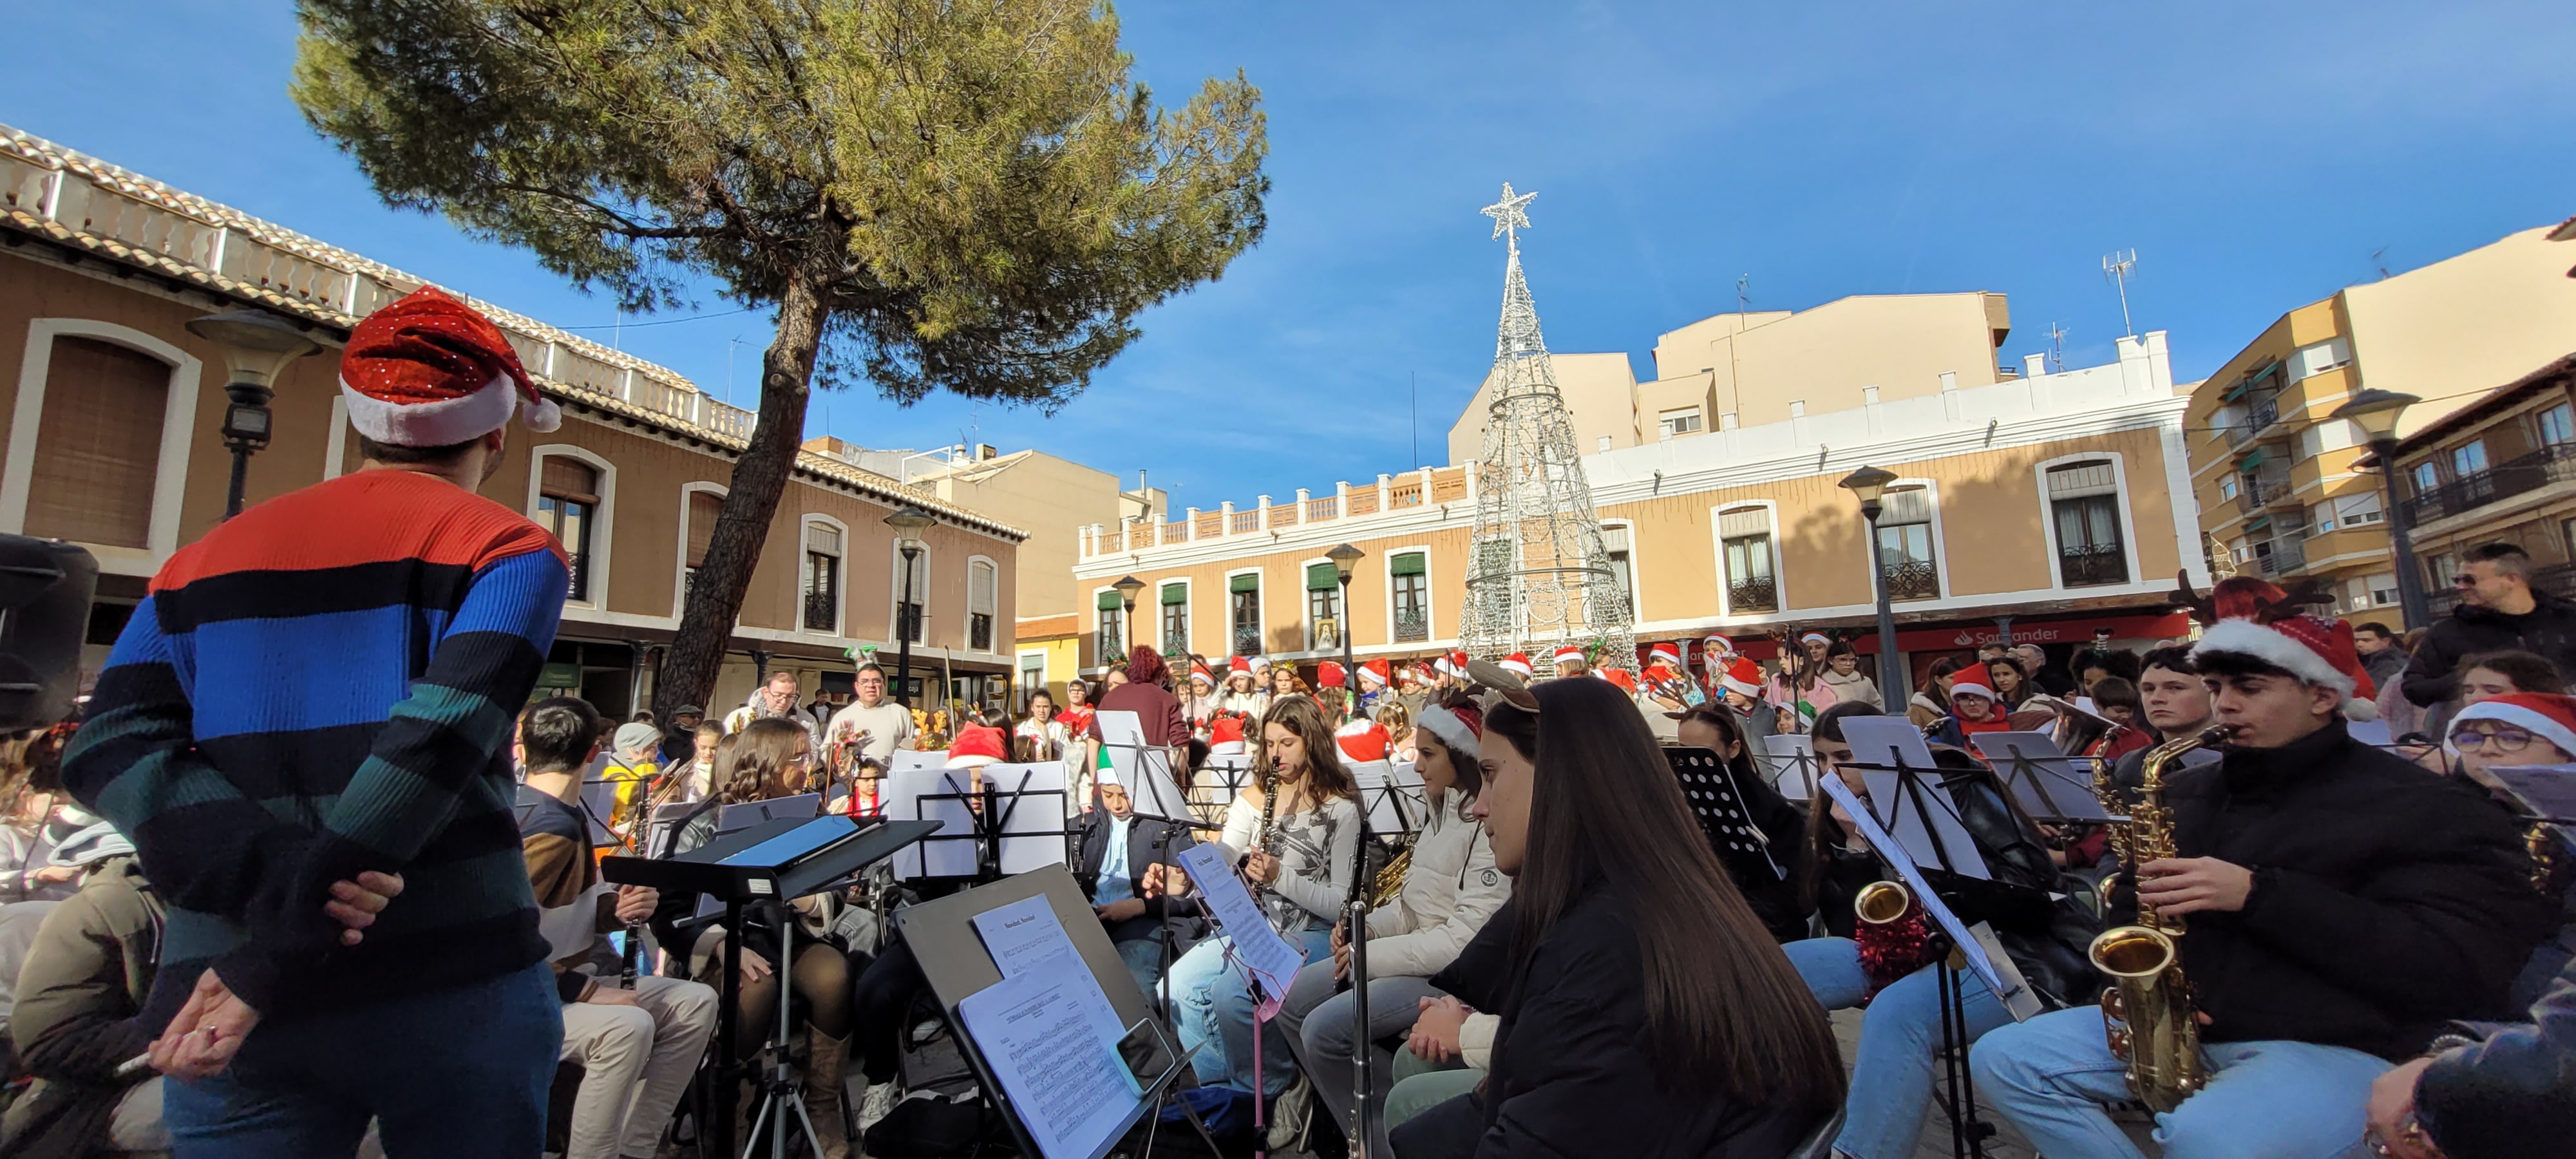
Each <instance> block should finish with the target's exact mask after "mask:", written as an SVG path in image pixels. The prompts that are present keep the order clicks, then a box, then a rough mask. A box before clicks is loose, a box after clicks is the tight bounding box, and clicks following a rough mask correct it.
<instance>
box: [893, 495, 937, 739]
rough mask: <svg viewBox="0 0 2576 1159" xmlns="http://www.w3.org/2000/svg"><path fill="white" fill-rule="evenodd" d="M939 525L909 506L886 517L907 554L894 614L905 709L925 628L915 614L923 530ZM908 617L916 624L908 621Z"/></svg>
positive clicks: (898, 694) (897, 692) (898, 687)
mask: <svg viewBox="0 0 2576 1159" xmlns="http://www.w3.org/2000/svg"><path fill="white" fill-rule="evenodd" d="M936 522H938V520H935V519H932V518H931V517H930V513H929V512H927V511H924V510H922V509H921V508H918V507H905V508H904V509H902V510H900V511H897V512H895V513H894V514H892V515H889V516H886V517H885V525H886V526H888V527H891V528H893V529H894V533H895V534H896V535H897V536H900V537H901V538H899V539H897V540H896V541H895V550H897V551H900V552H902V553H903V602H902V603H901V604H898V605H896V606H895V615H894V634H895V657H896V659H895V678H894V698H895V700H896V702H897V703H900V704H902V705H903V706H904V707H905V708H910V707H912V637H913V635H914V634H915V633H917V632H919V631H920V625H921V617H920V616H919V615H917V614H913V612H912V607H913V603H912V573H913V570H914V568H913V564H914V561H916V560H918V559H920V558H921V553H922V551H923V549H924V545H923V544H922V542H921V538H920V536H921V529H922V528H925V527H928V526H930V525H931V524H933V523H936ZM907 618H909V619H910V620H911V621H912V622H911V623H906V622H904V621H905V620H906V619H907Z"/></svg>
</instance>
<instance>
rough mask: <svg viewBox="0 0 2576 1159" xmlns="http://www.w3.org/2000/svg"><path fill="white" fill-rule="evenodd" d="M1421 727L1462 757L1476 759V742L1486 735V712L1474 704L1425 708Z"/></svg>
mask: <svg viewBox="0 0 2576 1159" xmlns="http://www.w3.org/2000/svg"><path fill="white" fill-rule="evenodd" d="M1421 727H1422V730H1423V731H1424V732H1428V733H1430V734H1431V735H1432V736H1434V737H1437V738H1439V740H1440V743H1441V744H1442V745H1445V746H1447V747H1448V749H1449V751H1450V752H1452V753H1457V754H1460V759H1464V760H1473V759H1475V752H1476V743H1477V742H1478V741H1480V740H1482V739H1484V736H1485V714H1484V713H1483V712H1482V711H1480V710H1478V709H1477V708H1476V706H1475V705H1473V704H1462V705H1459V706H1458V707H1456V708H1439V707H1433V708H1428V709H1425V710H1423V713H1422V721H1421Z"/></svg>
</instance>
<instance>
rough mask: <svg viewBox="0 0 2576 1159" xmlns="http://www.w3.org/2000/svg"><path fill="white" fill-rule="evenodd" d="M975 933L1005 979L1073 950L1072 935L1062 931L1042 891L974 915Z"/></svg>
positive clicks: (1053, 910)
mask: <svg viewBox="0 0 2576 1159" xmlns="http://www.w3.org/2000/svg"><path fill="white" fill-rule="evenodd" d="M975 932H976V933H977V934H978V935H980V936H981V937H982V938H983V939H984V952H986V953H988V954H991V955H993V967H994V968H995V969H997V970H1000V971H1001V972H1002V976H1003V977H1005V978H1009V977H1013V976H1015V975H1019V974H1024V973H1027V972H1028V971H1029V970H1030V968H1032V967H1034V966H1036V965H1037V964H1038V963H1040V962H1046V961H1049V960H1051V959H1053V958H1054V957H1056V956H1057V955H1059V954H1072V953H1074V952H1075V951H1074V948H1073V938H1072V937H1071V936H1070V935H1068V934H1066V933H1065V932H1064V923H1063V922H1061V921H1058V920H1056V916H1055V907H1054V906H1052V905H1049V904H1047V898H1046V895H1045V894H1042V893H1040V894H1031V895H1030V896H1028V897H1024V898H1021V899H1020V900H1018V901H1015V902H1010V903H1007V904H1004V905H998V906H995V907H993V908H992V909H988V910H985V911H984V912H982V913H979V914H976V915H975Z"/></svg>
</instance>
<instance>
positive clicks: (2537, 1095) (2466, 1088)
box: [2370, 965, 2576, 1159]
mask: <svg viewBox="0 0 2576 1159" xmlns="http://www.w3.org/2000/svg"><path fill="white" fill-rule="evenodd" d="M2524 1017H2525V1019H2526V1021H2523V1022H2516V1023H2506V1024H2502V1025H2475V1026H2470V1025H2463V1026H2459V1027H2456V1028H2455V1029H2456V1030H2457V1031H2459V1033H2452V1034H2444V1035H2443V1036H2442V1037H2440V1038H2438V1039H2435V1040H2434V1043H2433V1045H2434V1048H2435V1050H2436V1053H2433V1054H2429V1055H2426V1056H2424V1057H2422V1058H2418V1059H2416V1060H2414V1061H2412V1062H2409V1063H2405V1064H2403V1065H2401V1066H2399V1067H2397V1068H2396V1069H2395V1070H2392V1071H2389V1072H2388V1073H2387V1074H2384V1075H2381V1076H2379V1081H2378V1082H2376V1083H2373V1084H2371V1088H2370V1141H2371V1143H2372V1146H2373V1149H2374V1150H2378V1153H2379V1154H2381V1155H2386V1156H2389V1157H2390V1159H2519V1157H2521V1156H2527V1155H2534V1154H2545V1153H2549V1149H2550V1145H2551V1144H2552V1143H2553V1142H2554V1143H2556V1144H2559V1145H2560V1149H2561V1150H2563V1149H2564V1144H2565V1143H2566V1141H2568V1140H2570V1139H2576V965H2571V966H2568V967H2566V968H2563V969H2561V970H2560V971H2559V973H2558V974H2557V975H2556V976H2555V977H2553V978H2551V979H2550V984H2549V989H2548V991H2547V993H2545V994H2544V995H2542V997H2541V998H2540V1000H2539V1001H2538V1002H2535V1003H2533V1004H2532V1006H2531V1008H2530V1011H2529V1012H2528V1013H2527V1014H2525V1015H2524ZM2382 1148H2384V1149H2382Z"/></svg>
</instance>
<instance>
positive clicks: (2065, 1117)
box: [1969, 1006, 2389, 1159]
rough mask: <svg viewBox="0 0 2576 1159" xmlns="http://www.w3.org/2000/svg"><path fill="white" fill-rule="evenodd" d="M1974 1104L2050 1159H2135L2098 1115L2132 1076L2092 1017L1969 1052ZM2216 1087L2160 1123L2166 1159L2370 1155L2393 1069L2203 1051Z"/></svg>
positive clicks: (2314, 1055) (2050, 1019) (2370, 1059)
mask: <svg viewBox="0 0 2576 1159" xmlns="http://www.w3.org/2000/svg"><path fill="white" fill-rule="evenodd" d="M1969 1061H1970V1063H1971V1065H1972V1066H1973V1067H1974V1068H1975V1070H1976V1076H1977V1093H1978V1094H1980V1095H1983V1096H1985V1098H1986V1101H1988V1102H1990V1103H1993V1104H1994V1107H1995V1110H1997V1111H1999V1112H2001V1113H2002V1115H2003V1117H2004V1118H2006V1119H2009V1120H2011V1121H2012V1125H2013V1126H2015V1127H2017V1128H2020V1130H2021V1133H2022V1134H2023V1135H2024V1136H2026V1137H2028V1138H2029V1139H2030V1141H2031V1145H2032V1146H2034V1147H2037V1148H2038V1149H2039V1150H2040V1153H2042V1154H2044V1155H2047V1156H2048V1157H2049V1159H2093V1157H2094V1156H2109V1157H2112V1159H2139V1156H2140V1153H2139V1151H2138V1149H2137V1147H2136V1146H2135V1145H2134V1144H2132V1143H2130V1142H2129V1137H2128V1136H2127V1135H2124V1134H2121V1133H2120V1129H2119V1128H2118V1127H2115V1126H2113V1125H2112V1124H2111V1119H2110V1117H2109V1116H2108V1115H2105V1114H2103V1113H2102V1104H2104V1103H2109V1102H2118V1101H2120V1100H2124V1099H2127V1098H2128V1097H2129V1079H2128V1069H2127V1068H2126V1067H2125V1066H2123V1065H2122V1064H2121V1063H2120V1061H2119V1060H2118V1059H2115V1058H2113V1057H2111V1048H2110V1046H2109V1045H2108V1044H2107V1043H2105V1042H2104V1041H2103V1040H2102V1013H2101V1011H2100V1010H2098V1009H2096V1008H2094V1007H2090V1006H2084V1007H2078V1008H2076V1009H2073V1010H2060V1011H2057V1012H2055V1013H2052V1014H2042V1015H2040V1016H2039V1017H2037V1018H2033V1019H2031V1020H2030V1021H2028V1022H2025V1023H2022V1024H2021V1025H2019V1026H2007V1027H2004V1028H2003V1029H2001V1030H1997V1031H1995V1032H1994V1033H1992V1034H1989V1035H1987V1036H1986V1037H1985V1040H1984V1041H1982V1042H1979V1043H1978V1044H1977V1048H1976V1050H1974V1051H1972V1052H1970V1054H1969ZM2200 1061H2201V1065H2203V1066H2204V1067H2206V1068H2208V1071H2209V1085H2208V1086H2206V1087H2203V1088H2202V1089H2201V1091H2200V1093H2199V1094H2196V1095H2193V1096H2192V1097H2191V1098H2189V1099H2187V1100H2184V1102H2183V1104H2182V1105H2181V1106H2179V1107H2176V1108H2174V1109H2173V1110H2172V1111H2171V1112H2169V1113H2167V1114H2162V1115H2158V1116H2156V1132H2155V1139H2156V1143H2157V1144H2158V1145H2159V1146H2161V1147H2163V1148H2164V1154H2165V1159H2332V1157H2336V1156H2360V1155H2367V1154H2368V1153H2369V1150H2368V1148H2367V1147H2365V1146H2364V1145H2363V1143H2362V1135H2361V1132H2362V1111H2363V1108H2364V1106H2365V1105H2366V1104H2367V1103H2368V1102H2369V1101H2370V1084H2371V1083H2372V1082H2373V1081H2374V1080H2376V1079H2378V1078H2379V1076H2380V1075H2382V1074H2384V1073H2386V1072H2387V1071H2388V1068H2389V1064H2388V1061H2387V1060H2386V1059H2382V1058H2379V1057H2376V1056H2374V1055H2368V1054H2363V1053H2362V1052H2360V1051H2358V1050H2351V1049H2347V1048H2345V1047H2340V1046H2319V1045H2317V1044H2315V1043H2309V1042H2219V1043H2204V1044H2202V1046H2201V1048H2200Z"/></svg>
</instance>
